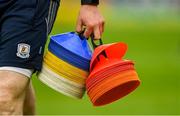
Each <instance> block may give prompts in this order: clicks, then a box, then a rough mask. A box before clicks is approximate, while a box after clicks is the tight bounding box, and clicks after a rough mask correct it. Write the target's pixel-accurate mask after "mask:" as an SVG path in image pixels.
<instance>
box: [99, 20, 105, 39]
mask: <svg viewBox="0 0 180 116" xmlns="http://www.w3.org/2000/svg"><path fill="white" fill-rule="evenodd" d="M99 30H100V35H101V36H102V33H103V32H104V21H103V20H102V21H101V23H100V26H99Z"/></svg>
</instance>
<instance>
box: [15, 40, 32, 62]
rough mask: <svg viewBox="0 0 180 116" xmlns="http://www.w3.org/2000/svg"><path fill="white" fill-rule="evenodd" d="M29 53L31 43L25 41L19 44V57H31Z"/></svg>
mask: <svg viewBox="0 0 180 116" xmlns="http://www.w3.org/2000/svg"><path fill="white" fill-rule="evenodd" d="M29 53H30V45H28V44H24V43H20V44H18V47H17V53H16V55H17V56H18V57H20V58H29V56H30V55H29Z"/></svg>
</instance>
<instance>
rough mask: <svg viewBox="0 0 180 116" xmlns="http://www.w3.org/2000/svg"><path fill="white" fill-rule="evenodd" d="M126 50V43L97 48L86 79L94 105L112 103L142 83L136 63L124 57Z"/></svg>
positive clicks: (88, 91)
mask: <svg viewBox="0 0 180 116" xmlns="http://www.w3.org/2000/svg"><path fill="white" fill-rule="evenodd" d="M126 50H127V45H126V44H124V43H113V44H106V45H101V46H99V47H97V48H96V49H95V51H94V53H93V57H92V59H91V63H90V75H89V76H88V78H87V80H86V89H87V93H88V95H89V97H90V99H91V101H92V103H93V105H94V106H102V105H105V104H109V103H112V102H113V101H116V100H118V99H120V98H122V97H124V96H126V95H127V94H129V93H130V92H132V91H133V90H135V89H136V88H137V87H138V85H139V84H140V80H139V78H138V75H137V73H136V71H135V69H134V63H133V62H132V61H130V60H123V59H122V57H123V56H124V54H125V53H126Z"/></svg>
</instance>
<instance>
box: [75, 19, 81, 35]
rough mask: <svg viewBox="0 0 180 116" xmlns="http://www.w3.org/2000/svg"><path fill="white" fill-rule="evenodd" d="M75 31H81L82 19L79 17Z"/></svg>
mask: <svg viewBox="0 0 180 116" xmlns="http://www.w3.org/2000/svg"><path fill="white" fill-rule="evenodd" d="M76 31H77V32H79V33H80V32H81V31H82V21H81V20H80V19H78V21H77V24H76Z"/></svg>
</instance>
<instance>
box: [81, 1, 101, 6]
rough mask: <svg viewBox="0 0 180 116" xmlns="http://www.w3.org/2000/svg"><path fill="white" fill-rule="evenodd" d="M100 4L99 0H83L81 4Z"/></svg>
mask: <svg viewBox="0 0 180 116" xmlns="http://www.w3.org/2000/svg"><path fill="white" fill-rule="evenodd" d="M89 4H90V5H98V4H99V0H81V5H89Z"/></svg>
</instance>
